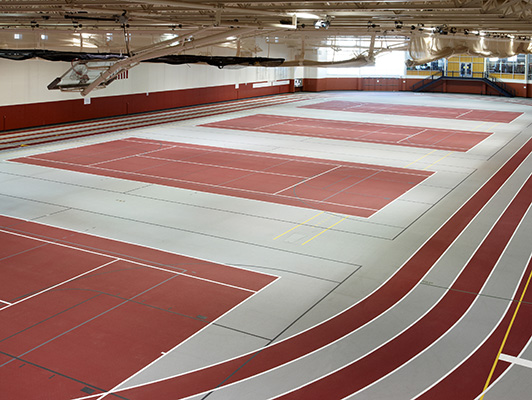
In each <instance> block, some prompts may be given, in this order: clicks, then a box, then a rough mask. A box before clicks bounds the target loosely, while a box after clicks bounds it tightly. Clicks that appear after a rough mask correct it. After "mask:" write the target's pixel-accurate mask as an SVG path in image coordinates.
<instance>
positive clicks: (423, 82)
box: [412, 71, 443, 92]
mask: <svg viewBox="0 0 532 400" xmlns="http://www.w3.org/2000/svg"><path fill="white" fill-rule="evenodd" d="M442 76H443V71H436V73H434V74H432V75H430V76H428V77H426V78H425V79H423V80H421V81H419V82H416V83H415V84H414V85H413V86H412V90H413V91H414V92H415V91H417V90H420V89H421V88H423V87H425V86H428V85H430V84H431V83H432V82H433V81H434V80H436V79H440V78H441V77H442Z"/></svg>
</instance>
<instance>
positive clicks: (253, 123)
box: [202, 114, 491, 151]
mask: <svg viewBox="0 0 532 400" xmlns="http://www.w3.org/2000/svg"><path fill="white" fill-rule="evenodd" d="M202 126H207V127H211V128H224V129H238V130H246V131H255V132H268V133H280V134H283V135H298V136H312V137H322V138H327V139H338V140H353V141H357V142H369V143H385V144H393V145H400V146H408V147H424V148H431V149H440V150H451V151H467V150H469V149H471V148H473V147H474V146H476V145H477V144H478V143H480V142H481V141H483V140H484V139H486V138H487V137H488V136H489V135H491V133H489V132H473V131H461V130H455V129H437V128H424V127H419V126H400V125H385V124H373V123H368V122H351V121H337V120H329V119H316V118H298V117H285V116H280V115H264V114H256V115H252V116H248V117H241V118H234V119H228V120H225V121H219V122H213V123H210V124H205V125H202Z"/></svg>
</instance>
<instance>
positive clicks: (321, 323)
mask: <svg viewBox="0 0 532 400" xmlns="http://www.w3.org/2000/svg"><path fill="white" fill-rule="evenodd" d="M525 145H526V143H525V144H524V145H522V146H521V147H520V148H519V149H518V150H516V151H515V152H514V153H513V155H512V157H511V158H513V157H514V156H516V155H517V154H518V153H519V151H521V150H522V149H523V147H524V146H525ZM527 157H528V156H527ZM527 157H526V158H527ZM511 158H510V159H511ZM526 158H525V159H526ZM523 163H524V160H523V161H522V162H521V163H519V165H518V166H517V167H516V168H515V169H514V170H513V171H512V173H511V174H510V175H509V176H508V177H507V179H506V180H505V181H504V183H502V184H501V185H500V186H499V187H498V188H497V190H496V191H495V193H493V195H492V196H491V197H490V198H489V199H488V201H486V203H485V204H484V205H483V206H482V207H481V209H480V210H479V211H478V212H477V213H476V214H475V216H474V217H473V218H472V219H471V220H470V221H469V222H468V224H467V225H466V226H465V227H464V229H463V230H462V231H461V232H460V233H459V234H458V235H457V236H456V238H455V239H454V240H453V241H452V243H451V244H450V245H449V246H448V247H447V248H446V249H445V251H444V252H443V253H442V254H441V255H440V257H439V258H438V259H437V260H436V261H435V262H434V263H433V265H432V267H431V268H430V269H429V270H428V271H427V272H426V273H425V275H423V276H422V277H421V278H420V279H419V282H418V284H417V285H415V286H414V287H413V288H412V289H411V290H410V291H409V292H408V293H407V294H405V295H404V296H403V297H402V298H401V299H399V300H398V301H397V302H396V303H395V304H394V305H393V306H392V307H390V308H389V309H387V310H386V311H384V312H383V313H382V314H379V315H378V316H376V317H375V318H373V319H372V320H371V321H368V322H366V323H365V324H364V325H362V326H360V327H358V328H357V329H355V330H354V331H352V332H349V333H347V334H346V335H344V336H343V337H341V338H338V339H337V340H335V341H333V342H331V343H329V344H327V345H325V346H323V347H322V348H325V347H329V346H332V345H334V344H335V343H336V342H338V341H340V340H342V339H343V338H345V337H347V336H349V335H351V334H353V333H355V332H357V331H358V330H360V329H362V328H363V327H364V326H366V325H368V324H370V323H371V322H373V321H375V320H376V319H377V318H379V317H380V316H381V315H383V314H386V313H388V312H389V311H390V310H392V309H393V308H395V307H396V306H397V304H399V302H401V301H403V300H404V299H405V298H406V297H407V296H408V295H409V294H410V293H411V292H413V291H414V289H416V288H417V287H418V286H419V285H420V282H422V281H423V279H425V277H426V276H427V275H428V274H429V273H430V272H431V271H432V270H433V269H434V266H435V265H436V264H437V263H438V262H439V261H440V260H441V259H442V258H443V256H444V255H445V254H447V252H448V251H449V249H450V248H451V247H452V246H453V245H454V244H455V243H456V242H457V240H458V238H460V237H461V236H462V234H463V233H464V232H465V230H466V229H467V228H468V227H469V226H470V225H471V224H472V223H473V221H475V220H476V219H477V217H478V215H480V213H481V212H482V211H483V210H484V209H485V208H486V207H487V205H488V204H489V203H491V202H492V199H493V198H494V197H495V196H496V195H497V194H498V193H499V192H500V191H501V189H502V187H503V186H504V185H505V184H506V182H508V181H509V180H510V178H511V177H513V176H514V174H515V173H516V171H517V170H518V168H519V167H520V166H521V165H522V164H523ZM505 165H507V163H505V164H503V165H502V166H500V167H499V168H498V169H497V170H496V171H495V172H494V173H493V174H492V175H491V176H490V177H489V178H488V179H487V181H486V182H485V183H484V184H483V185H482V186H480V187H479V188H478V189H477V190H475V192H474V193H473V194H471V196H470V197H469V198H468V199H467V200H466V201H465V202H464V203H463V204H462V206H461V207H459V208H458V209H457V210H455V211H454V212H453V213H452V214H451V215H450V216H449V217H448V218H447V219H446V220H445V221H444V222H443V223H442V224H441V225H440V227H439V228H438V229H436V230H435V231H434V233H433V234H432V235H430V236H429V237H428V238H427V239H426V240H425V241H424V242H423V243H422V244H421V245H420V246H419V247H418V249H417V250H416V251H414V252H413V253H412V254H411V255H410V257H408V259H407V260H405V261H404V262H403V264H402V265H401V268H402V267H403V266H404V265H405V264H406V263H408V262H409V261H410V259H411V258H412V257H414V256H415V255H416V254H417V252H418V251H420V250H421V249H422V248H423V246H425V244H427V242H429V241H430V240H431V239H432V237H434V236H435V235H436V234H437V233H438V232H440V230H441V229H442V228H443V227H444V226H445V225H446V224H447V223H448V222H449V221H450V220H451V219H452V218H453V217H454V216H455V215H456V214H457V213H458V212H459V211H460V210H461V209H463V208H464V206H465V205H466V204H467V203H468V202H469V201H470V200H471V199H472V198H473V197H474V196H475V195H476V194H477V193H478V192H479V191H480V190H481V189H482V188H484V186H485V185H486V184H487V183H488V182H489V181H490V180H491V179H492V178H494V176H495V175H496V174H497V173H498V172H499V171H500V170H501V169H502V168H503V167H504V166H505ZM513 198H515V196H514V197H513ZM513 198H512V199H513ZM508 206H509V203H508V205H507V206H506V207H505V210H506V208H507V207H508ZM502 214H503V213H501V214H500V215H499V218H500V217H501V216H502ZM499 218H497V221H498V220H499ZM523 220H524V218H523V219H522V220H521V222H522V221H523ZM495 223H496V221H495V222H494V223H493V225H492V227H493V226H494V225H495ZM516 231H517V229H516V230H514V234H515V232H516ZM490 232H491V229H490ZM488 234H489V232H488V233H486V236H487V235H488ZM509 242H510V241H509ZM401 268H398V269H397V270H396V271H395V273H393V274H392V275H391V276H390V277H389V278H388V279H387V280H386V281H384V282H383V283H382V284H381V285H380V286H379V287H378V288H376V289H375V290H373V291H372V292H371V293H369V294H367V295H366V296H365V297H364V298H362V299H360V300H359V301H358V302H356V303H355V304H353V305H351V306H349V307H347V308H346V309H344V310H342V311H340V312H338V313H336V314H335V315H333V316H331V317H329V318H327V319H325V320H324V321H322V322H320V323H318V324H316V325H314V326H311V327H309V328H306V329H304V330H303V331H301V332H299V333H296V334H294V335H291V336H289V337H287V338H285V339H282V340H280V341H279V342H276V343H274V344H273V346H275V345H277V344H279V343H282V342H285V341H287V340H289V339H291V338H293V337H296V336H298V335H301V334H302V333H304V332H307V331H309V330H311V329H313V328H315V327H317V326H319V325H323V324H325V323H327V322H328V321H330V320H332V319H334V318H336V317H337V316H339V315H340V314H343V313H344V312H346V311H348V310H349V309H351V308H353V307H355V306H356V305H357V304H360V303H361V302H363V301H364V300H365V299H367V298H368V297H370V296H371V295H373V294H374V293H376V292H378V290H379V289H380V288H381V287H383V286H384V285H385V284H386V283H387V282H388V281H390V280H391V279H392V278H393V277H394V276H395V275H396V274H397V272H398V271H399V270H401ZM462 318H463V317H462ZM406 329H408V327H407V328H406ZM392 339H393V338H392ZM379 347H380V346H379ZM430 347H432V345H431V346H430ZM322 348H320V349H316V350H314V351H312V352H310V353H307V354H305V355H302V356H300V357H298V358H296V359H293V360H291V361H288V362H286V363H284V364H281V365H278V366H276V367H274V368H271V369H270V370H267V371H263V372H260V373H258V374H256V375H254V376H251V377H248V378H244V379H241V380H238V381H235V382H233V383H229V384H227V385H224V386H221V387H220V388H224V387H226V386H232V385H235V384H237V383H239V382H243V381H247V380H249V379H252V378H254V377H257V376H260V375H263V374H266V373H268V372H269V371H272V370H276V369H278V368H280V367H282V366H283V365H286V364H291V363H293V362H294V361H296V360H299V359H301V358H304V357H306V356H308V355H311V354H313V353H316V352H317V351H319V350H321V349H322ZM257 351H258V350H254V351H250V352H248V353H245V354H241V355H238V356H235V357H231V358H229V359H227V360H225V361H220V362H216V363H214V364H211V365H208V366H204V367H200V368H197V369H195V370H192V371H188V372H183V373H180V374H176V375H173V376H169V377H165V378H161V379H155V380H153V381H150V382H147V383H143V384H138V385H133V386H130V387H127V388H122V389H118V390H116V387H115V388H113V389H112V390H113V392H111V391H109V392H108V394H110V393H118V392H121V391H124V390H129V389H133V388H137V387H141V386H147V385H150V384H153V383H157V382H162V381H167V380H170V379H174V378H177V377H180V376H184V375H187V374H191V373H193V372H196V371H200V370H204V369H208V368H211V367H213V366H217V365H221V364H224V363H226V362H229V361H231V360H234V359H237V358H240V357H244V356H250V355H253V354H254V353H256V352H257ZM307 384H308V383H307ZM211 391H213V389H209V390H208V391H207V392H211ZM207 392H201V393H196V394H194V395H192V396H188V397H187V399H188V398H192V397H195V396H198V395H199V394H203V393H207ZM351 395H352V394H351ZM351 395H350V396H351ZM94 397H96V395H92V396H86V397H82V398H77V399H75V400H82V399H90V398H94Z"/></svg>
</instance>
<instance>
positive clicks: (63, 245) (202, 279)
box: [0, 229, 256, 311]
mask: <svg viewBox="0 0 532 400" xmlns="http://www.w3.org/2000/svg"><path fill="white" fill-rule="evenodd" d="M0 232H3V233H7V234H12V235H16V236H20V237H23V238H28V239H33V240H37V241H39V242H43V243H48V244H53V245H56V246H61V247H66V248H69V249H73V250H79V251H82V252H85V253H90V254H95V255H98V256H103V257H107V258H114V261H124V262H127V263H131V264H137V265H140V266H142V267H146V268H151V269H157V270H160V271H164V272H169V273H171V274H175V275H181V276H183V277H185V278H190V279H196V280H199V281H204V282H210V283H214V284H217V285H220V286H227V287H231V288H233V289H238V290H243V291H246V292H251V293H256V291H255V290H252V289H247V288H244V287H240V286H234V285H230V284H228V283H224V282H218V281H213V280H210V279H207V278H201V277H199V276H194V275H188V274H185V273H184V272H179V271H173V270H171V269H166V268H162V267H157V266H155V265H150V264H144V263H141V262H138V261H134V260H128V259H127V258H121V257H115V256H111V255H109V254H105V253H100V252H97V251H92V250H87V249H83V248H81V247H75V246H70V245H67V244H63V243H57V242H52V241H49V240H45V239H40V238H35V237H32V236H29V235H23V234H21V233H16V232H10V231H6V230H3V229H0ZM220 265H223V264H220ZM83 275H84V274H83ZM13 304H17V303H13ZM4 308H7V307H4ZM4 308H0V311H1V310H3V309H4Z"/></svg>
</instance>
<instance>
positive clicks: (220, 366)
mask: <svg viewBox="0 0 532 400" xmlns="http://www.w3.org/2000/svg"><path fill="white" fill-rule="evenodd" d="M531 150H532V140H529V141H528V142H526V143H525V144H523V145H522V146H521V147H520V148H519V149H518V150H516V152H515V153H514V154H513V155H512V156H511V157H510V159H508V160H507V161H506V162H505V163H504V164H503V165H502V166H501V167H500V168H499V169H498V170H497V171H495V172H494V173H493V174H492V176H491V177H490V178H489V179H488V180H487V181H486V182H485V183H484V184H483V185H482V186H481V187H480V188H479V189H477V190H476V191H475V192H474V193H473V194H472V195H471V196H470V198H469V199H468V200H467V201H466V202H465V203H464V204H463V205H462V206H461V207H460V208H459V209H458V210H456V211H455V212H454V213H453V214H452V215H451V216H450V217H449V218H448V219H447V220H446V221H445V222H444V223H443V224H442V225H441V226H440V228H439V229H437V230H436V232H435V233H434V234H433V235H431V236H430V237H429V238H428V239H427V240H426V241H425V242H424V243H423V244H422V245H421V246H420V248H419V249H418V250H417V251H416V252H415V253H414V254H413V255H412V256H410V258H409V259H408V260H407V261H405V263H404V264H403V266H402V267H401V268H400V269H398V270H397V272H395V273H394V274H393V275H392V276H391V277H390V278H388V279H387V280H386V281H385V282H384V283H383V284H382V285H381V286H379V287H378V288H377V289H376V290H375V291H373V292H372V293H370V294H369V295H367V296H366V297H365V298H364V299H362V300H360V301H359V302H357V303H356V304H355V305H353V306H351V307H349V308H348V309H346V310H344V311H342V312H340V313H338V314H336V315H335V316H332V317H330V318H328V319H327V320H325V321H323V322H322V323H320V324H318V325H315V326H314V327H311V328H308V329H306V330H305V331H303V332H301V333H299V334H296V335H293V336H291V337H289V338H286V339H284V340H282V341H280V342H277V343H275V344H273V345H271V346H269V347H267V348H265V349H262V350H259V351H258V352H257V351H254V352H249V353H246V354H244V355H242V356H238V357H234V358H231V359H229V360H226V361H223V362H220V363H216V364H213V365H211V366H208V367H204V368H200V369H197V370H194V371H190V372H188V373H183V374H178V375H176V376H173V377H168V378H163V379H159V380H155V381H153V382H150V383H147V384H145V385H138V386H133V387H131V388H128V389H123V390H120V392H122V391H126V390H135V389H136V388H138V389H142V388H145V387H146V386H147V385H151V384H156V383H164V384H168V385H170V387H171V388H172V390H174V392H173V393H174V394H175V395H177V394H176V393H175V392H176V391H182V392H183V394H181V395H182V396H185V397H186V396H192V395H197V394H199V393H205V392H208V391H211V390H212V389H213V388H214V387H215V386H216V385H214V386H211V383H209V382H207V380H208V379H212V374H213V373H215V374H218V373H217V372H216V371H218V370H221V371H220V372H219V373H220V374H223V373H224V372H223V371H224V370H227V371H234V369H233V367H232V366H233V365H234V368H236V367H241V366H242V363H248V362H249V361H250V360H251V359H252V358H254V357H255V356H256V355H257V354H258V353H261V352H263V351H265V352H267V353H270V352H271V350H272V349H276V350H277V351H276V353H277V354H278V355H279V357H278V358H279V360H276V361H275V365H274V366H270V365H267V366H266V365H264V363H263V364H262V366H261V369H262V372H254V371H251V372H247V376H248V377H247V378H246V377H237V378H234V379H233V382H236V381H240V380H243V379H248V378H249V377H253V376H255V375H258V374H261V373H264V371H268V370H269V369H273V368H277V367H278V366H280V365H283V364H284V363H286V362H290V361H293V360H294V359H296V358H297V356H291V357H293V358H291V359H290V360H288V361H285V360H284V359H283V357H282V355H286V353H287V352H285V351H284V350H283V349H284V348H285V347H286V346H288V349H293V348H294V346H292V342H293V341H294V340H301V338H303V337H307V336H308V335H311V334H312V333H314V332H316V331H317V329H318V328H320V327H324V326H327V330H328V331H330V330H331V329H330V328H329V327H328V325H331V322H336V321H339V317H344V316H348V315H351V313H353V312H356V310H357V309H358V308H359V307H364V304H365V303H366V302H368V301H370V300H369V299H373V298H374V296H377V295H380V294H381V292H382V291H383V289H384V288H386V287H388V286H389V285H391V282H392V281H395V280H397V279H399V280H401V278H400V277H399V278H398V276H400V274H401V271H402V273H407V274H408V275H409V276H411V273H412V272H415V270H414V271H410V268H409V267H406V268H405V266H408V265H409V264H411V263H413V262H414V260H417V259H418V258H424V257H425V253H426V252H428V254H432V256H431V257H432V258H434V261H433V262H430V265H429V266H428V267H427V263H426V260H423V263H422V264H423V268H424V269H423V272H424V273H423V274H421V276H419V281H420V280H421V279H422V278H423V277H424V276H425V275H426V273H428V272H429V271H430V269H431V268H432V265H433V263H435V262H436V261H437V260H438V259H439V258H440V257H441V255H442V254H443V253H445V252H446V251H447V249H448V247H449V246H450V245H451V244H452V243H454V241H455V240H456V238H457V237H459V236H460V235H461V233H462V232H463V230H464V229H465V228H466V227H467V226H468V225H469V224H470V223H471V221H472V220H473V219H474V218H476V216H477V215H478V213H479V212H480V211H481V210H482V209H483V208H484V207H485V206H486V204H487V203H488V202H489V200H490V199H491V198H492V197H493V196H494V195H495V194H496V193H498V192H499V190H500V189H501V187H502V184H503V183H504V182H506V181H507V180H508V179H509V178H510V176H512V175H513V174H514V173H515V171H516V169H517V168H518V167H519V166H520V165H521V164H522V162H523V160H524V159H525V158H526V157H527V156H528V154H530V152H531ZM477 203H479V204H478V205H477ZM462 214H464V215H462ZM455 220H456V221H457V222H458V223H457V225H458V226H456V227H455V226H453V225H452V224H453V223H455V222H454V221H455ZM457 229H458V230H457ZM448 230H450V232H447V231H448ZM440 235H441V236H443V238H445V240H444V242H445V241H447V242H448V243H442V242H441V239H440V238H439V237H438V236H440ZM450 235H451V236H452V237H451V238H450ZM432 242H434V244H435V245H436V246H435V247H436V248H435V249H432V248H431V246H429V244H431V243H432ZM435 250H436V251H437V253H438V254H439V255H437V256H436V257H435V256H434V251H435ZM417 278H418V276H417V274H416V277H415V279H417ZM401 282H403V281H401ZM403 283H404V282H403ZM402 286H404V285H402ZM409 292H410V290H407V291H406V293H405V295H406V294H408V293H409ZM398 295H399V293H398V294H396V295H394V298H393V299H392V301H393V302H397V301H399V300H400V299H401V298H403V297H404V295H403V294H400V296H399V297H396V296H398ZM378 301H379V302H380V300H378ZM392 305H393V303H392ZM383 307H385V305H383ZM388 308H389V307H387V308H385V309H384V311H386V310H387V309H388ZM384 311H383V312H384ZM371 313H372V314H373V311H371ZM378 315H380V313H376V310H375V315H373V316H372V317H371V318H370V319H369V320H368V322H367V323H369V322H370V321H371V320H372V319H374V318H376V317H378ZM339 323H340V322H339ZM363 325H364V324H362V325H359V326H363ZM337 328H338V330H342V329H344V328H345V326H344V324H343V323H340V325H337ZM348 333H349V332H348ZM318 338H319V336H318ZM328 343H329V344H330V343H332V341H329V342H328ZM310 346H311V347H313V348H314V349H315V348H316V340H313V341H312V343H311V344H310ZM288 349H287V350H288ZM304 351H305V353H304V354H303V355H305V354H308V353H310V352H311V351H312V350H308V349H305V350H304ZM224 376H226V375H224ZM181 379H183V380H185V381H186V382H187V386H188V388H187V387H184V386H183V385H181V384H180V383H179V382H180V381H181ZM218 382H219V381H218ZM226 384H228V383H227V382H225V383H223V385H226ZM159 389H161V390H162V389H163V388H162V387H159ZM202 389H203V390H202ZM185 393H187V394H185Z"/></svg>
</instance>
